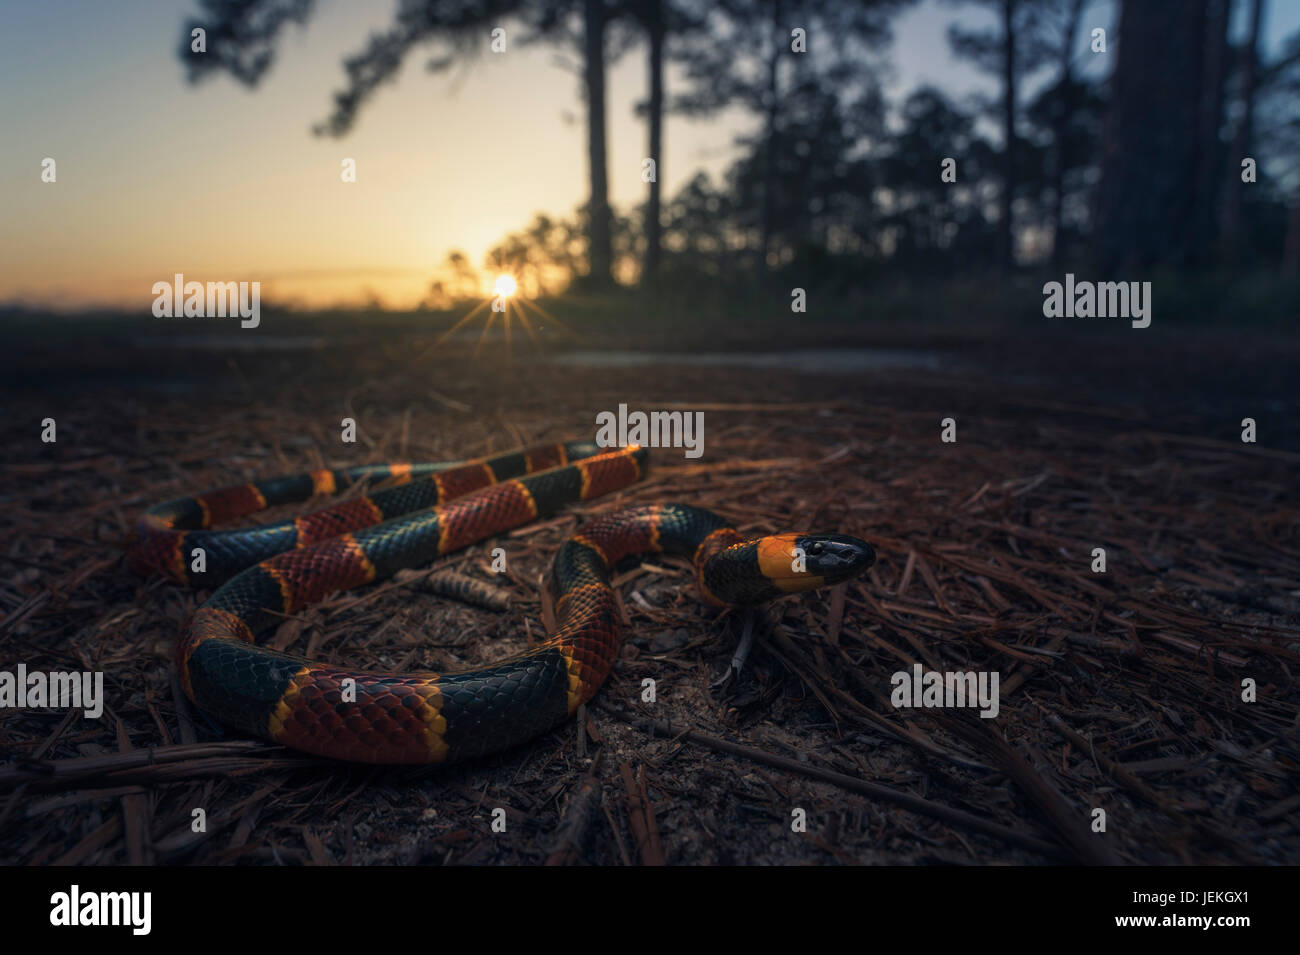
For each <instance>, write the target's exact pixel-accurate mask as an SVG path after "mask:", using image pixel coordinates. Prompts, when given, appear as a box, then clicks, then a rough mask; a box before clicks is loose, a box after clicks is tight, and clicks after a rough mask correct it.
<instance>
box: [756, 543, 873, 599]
mask: <svg viewBox="0 0 1300 955" xmlns="http://www.w3.org/2000/svg"><path fill="white" fill-rule="evenodd" d="M875 561H876V552H875V551H874V550H872V548H871V545H870V544H868V543H867V542H866V541H864V540H859V539H858V538H856V537H849V536H848V535H847V534H774V535H772V536H771V537H764V538H761V539H760V540H759V541H758V565H759V569H760V570H761V571H762V572H763V576H764V577H766V578H767V579H768V581H770V582H771V583H772V585H774V586H775V587H777V588H778V589H779V590H782V591H784V592H786V593H795V592H798V591H801V590H815V589H816V588H818V587H829V586H831V585H832V584H838V583H842V582H843V581H846V580H851V579H852V578H854V577H857V576H858V575H859V574H861V573H863V572H865V571H866V570H867V568H868V567H870V566H871V565H872V564H874V563H875Z"/></svg>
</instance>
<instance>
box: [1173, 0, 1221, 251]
mask: <svg viewBox="0 0 1300 955" xmlns="http://www.w3.org/2000/svg"><path fill="white" fill-rule="evenodd" d="M1230 6H1231V5H1230V3H1229V0H1208V2H1207V4H1206V20H1205V33H1204V40H1203V43H1204V51H1205V54H1204V55H1205V68H1204V69H1203V70H1202V71H1201V77H1202V87H1201V114H1200V119H1199V123H1198V126H1197V143H1198V147H1199V148H1198V149H1197V152H1196V162H1197V170H1196V183H1197V186H1196V191H1195V192H1194V193H1193V194H1192V196H1191V200H1192V209H1193V213H1192V215H1193V219H1192V228H1191V229H1190V230H1188V233H1187V236H1186V240H1185V250H1184V254H1183V261H1184V262H1185V263H1186V264H1187V265H1191V266H1196V267H1204V266H1206V265H1208V264H1209V262H1210V258H1211V256H1212V254H1213V252H1214V249H1215V245H1216V239H1215V235H1216V233H1217V231H1218V223H1219V217H1218V214H1217V213H1218V211H1219V203H1218V199H1219V196H1220V195H1221V193H1220V186H1221V185H1222V181H1223V171H1222V170H1223V147H1222V144H1221V143H1220V142H1219V128H1220V127H1221V126H1222V125H1223V80H1224V76H1225V74H1226V68H1225V63H1226V62H1227V58H1228V14H1229V8H1230Z"/></svg>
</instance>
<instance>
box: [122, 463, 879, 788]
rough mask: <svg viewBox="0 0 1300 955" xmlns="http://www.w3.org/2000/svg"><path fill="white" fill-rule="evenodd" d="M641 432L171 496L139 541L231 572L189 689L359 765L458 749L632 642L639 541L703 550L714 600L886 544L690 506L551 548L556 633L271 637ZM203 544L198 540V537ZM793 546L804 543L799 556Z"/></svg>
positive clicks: (563, 713)
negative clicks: (265, 517) (315, 506)
mask: <svg viewBox="0 0 1300 955" xmlns="http://www.w3.org/2000/svg"><path fill="white" fill-rule="evenodd" d="M645 462H646V452H645V450H644V449H642V448H638V447H631V448H623V449H620V450H617V451H610V452H604V453H600V452H599V450H598V449H597V448H595V447H594V446H592V445H587V444H579V443H570V444H567V445H564V444H550V445H537V446H533V447H529V448H522V449H518V450H516V451H511V452H508V453H506V454H502V455H497V456H495V457H491V458H483V459H479V460H475V461H469V462H457V463H451V464H427V465H379V466H374V467H370V468H360V469H357V468H354V469H348V470H343V471H317V472H314V473H311V474H306V475H301V476H297V477H289V478H278V479H274V480H272V481H267V482H261V483H257V484H247V485H239V486H236V487H231V488H224V489H221V490H218V491H213V492H209V493H207V494H203V495H200V496H198V497H194V498H184V499H180V500H177V501H169V502H167V503H165V504H160V505H158V506H157V507H155V508H153V509H151V510H150V511H148V512H147V513H146V514H145V515H144V517H143V518H142V520H141V522H140V525H139V528H138V532H137V539H136V543H135V545H134V547H133V551H132V558H133V562H134V563H135V565H136V566H137V567H138V568H139V569H142V570H153V571H157V572H161V573H163V574H165V575H167V576H169V577H171V578H172V579H175V580H178V581H181V582H183V583H186V584H189V585H191V586H202V585H204V584H207V585H209V586H211V585H213V584H218V583H219V586H217V587H216V590H215V591H214V592H213V593H212V595H211V596H210V597H209V599H208V600H207V601H206V602H205V603H203V604H202V605H201V606H200V607H199V608H198V609H197V610H196V611H195V613H194V615H193V617H192V618H191V620H190V622H189V625H188V626H187V628H186V629H185V631H184V633H183V634H182V636H181V639H180V641H179V642H178V645H177V653H176V660H177V667H178V670H179V674H180V682H181V686H182V687H183V689H184V691H185V693H186V695H187V696H188V697H189V698H190V700H192V701H193V702H194V703H195V704H196V705H197V706H199V707H200V708H201V709H202V710H204V711H205V712H207V713H209V714H211V715H212V716H214V717H216V718H217V719H218V720H220V721H221V722H222V723H224V724H226V725H228V726H231V727H234V728H236V729H238V730H241V731H243V732H246V733H249V734H252V735H255V736H260V737H262V738H265V739H269V740H272V741H275V742H278V743H282V744H284V745H286V746H289V747H292V748H294V749H298V750H302V751H305V752H308V753H314V754H317V755H321V756H327V757H332V758H337V759H343V760H349V761H354V762H364V763H391V764H400V763H405V764H411V763H448V762H455V761H459V760H464V759H470V758H473V757H476V756H481V755H484V754H487V753H493V752H498V751H500V750H503V749H507V748H509V747H512V746H515V745H518V744H520V743H523V742H526V741H528V740H530V739H533V738H535V737H536V736H539V735H540V734H542V733H544V732H546V731H547V730H549V729H551V728H552V727H554V726H556V725H557V724H559V723H561V722H563V721H564V720H565V719H566V718H567V717H568V716H570V715H571V714H572V713H573V712H574V711H575V710H576V709H577V708H578V706H579V705H581V704H582V703H584V702H586V701H587V700H589V699H591V697H592V696H594V695H595V693H596V691H597V690H598V689H599V688H600V686H601V684H602V683H603V682H604V680H605V678H606V677H607V676H608V675H609V673H610V671H611V669H612V668H613V666H614V662H615V659H616V657H617V654H618V651H619V648H620V646H621V643H622V636H621V631H622V624H621V618H620V614H619V610H618V602H617V597H616V595H615V593H614V590H613V588H612V586H611V584H610V576H611V571H612V569H613V568H614V566H615V565H616V564H618V562H619V561H620V560H622V559H624V558H626V557H630V556H633V555H636V554H644V553H655V552H661V553H673V554H684V555H687V556H689V557H691V558H692V561H693V564H694V568H695V578H696V584H697V586H698V588H699V590H700V594H701V596H702V597H703V598H704V599H705V601H706V602H708V603H710V604H714V605H719V606H722V605H729V604H747V603H755V602H759V601H762V600H767V599H771V598H773V597H777V596H780V595H782V594H786V593H792V592H796V591H801V590H808V589H812V588H814V587H820V586H828V585H830V584H833V583H838V582H840V581H843V580H847V579H849V578H851V577H853V576H856V575H857V574H859V573H861V572H863V571H864V570H865V569H866V568H867V567H869V566H870V564H871V563H872V561H873V560H874V553H873V552H872V550H871V547H870V546H869V545H868V544H866V542H864V541H861V540H858V539H857V538H853V537H847V536H843V535H828V534H779V535H772V536H767V537H761V538H758V539H754V540H748V539H746V538H745V536H744V535H742V534H741V533H740V532H739V531H737V530H736V529H735V528H733V527H731V526H730V524H729V522H728V521H726V520H725V519H723V518H722V517H719V516H718V515H716V514H714V513H712V512H710V511H707V510H703V509H701V508H697V507H691V506H688V505H684V504H660V505H646V506H637V507H632V508H627V509H623V510H619V511H615V512H613V513H610V514H607V515H604V516H602V517H599V518H596V519H595V520H593V521H591V522H589V523H587V524H585V525H584V526H582V527H581V528H580V530H579V531H578V533H576V534H575V535H573V536H572V537H570V538H569V539H568V540H567V541H565V543H564V544H563V545H562V546H561V548H560V550H559V552H558V553H557V554H556V557H555V560H554V563H553V566H552V573H551V579H550V582H549V585H550V587H551V590H552V593H553V596H554V598H555V616H556V624H557V627H556V630H555V632H554V633H553V634H552V635H551V636H550V637H549V638H547V639H545V640H544V641H542V642H540V643H538V644H537V645H535V646H533V647H531V648H530V649H527V650H525V651H523V652H522V653H518V654H515V655H514V656H511V657H508V658H506V659H503V660H499V661H497V662H495V663H492V664H490V665H486V666H479V667H473V668H470V669H467V670H463V671H459V672H451V673H432V672H414V673H386V672H378V671H373V670H357V669H349V668H344V667H337V666H333V665H329V664H325V663H321V662H314V661H311V660H308V659H305V658H303V657H299V656H294V655H292V654H288V653H282V652H279V651H275V650H271V649H268V648H265V647H261V646H258V645H257V643H256V642H255V641H256V639H257V637H258V636H259V635H260V634H263V633H265V632H266V631H268V630H270V629H272V628H273V627H274V626H275V625H276V624H277V623H279V622H281V621H282V620H283V619H284V617H285V616H286V615H289V614H293V613H296V612H298V611H299V610H302V609H303V608H304V607H307V606H309V605H311V604H313V603H316V602H318V601H320V600H322V599H324V598H325V597H326V596H328V595H329V594H331V593H334V592H337V591H340V590H346V589H349V588H352V587H357V586H360V585H362V584H366V583H370V582H373V581H376V580H381V579H383V578H386V577H389V576H391V575H392V574H393V573H395V572H396V571H397V570H399V569H402V568H406V567H414V566H419V565H423V564H427V563H429V562H430V561H432V560H434V559H435V558H437V557H440V556H443V555H445V554H448V553H451V552H453V551H455V550H458V549H460V548H463V547H466V546H468V545H470V544H472V543H475V542H477V541H480V540H483V539H485V538H488V537H491V536H494V535H497V534H500V533H503V532H505V531H508V530H510V529H512V528H515V527H519V526H521V525H523V524H527V523H529V522H531V521H534V520H537V519H538V518H541V517H546V516H549V515H551V514H554V513H555V512H556V511H558V510H559V509H560V508H561V507H563V506H564V505H566V504H569V503H574V502H579V501H586V500H591V499H593V498H595V497H598V496H600V495H603V494H606V493H609V492H611V491H615V490H618V489H619V488H622V487H625V486H627V485H629V484H631V483H633V482H635V481H636V480H638V479H639V478H640V477H641V475H642V472H643V469H644V466H645ZM383 478H395V479H397V480H399V481H402V482H403V483H400V484H399V485H398V486H396V487H393V488H389V489H387V490H383V491H379V492H377V493H375V494H363V495H360V496H357V497H353V498H350V499H348V500H345V501H342V502H340V503H339V504H336V505H334V506H333V507H329V508H326V509H324V510H321V511H317V512H314V513H312V514H309V515H307V516H305V517H302V518H298V519H297V520H296V521H291V522H287V523H283V524H276V525H268V526H263V527H257V528H251V529H247V530H227V531H215V530H213V529H212V525H213V524H216V523H219V522H222V521H226V520H231V519H234V518H236V517H240V516H244V515H246V514H248V513H252V512H254V511H257V510H261V509H263V508H265V507H269V506H272V505H274V504H281V503H288V502H291V501H302V500H307V499H309V498H310V497H312V496H313V495H314V494H316V493H334V492H337V491H338V490H340V489H341V488H343V487H346V486H348V485H350V484H352V483H354V482H357V481H364V482H373V481H374V480H376V479H383ZM200 552H201V553H200ZM792 558H793V559H792Z"/></svg>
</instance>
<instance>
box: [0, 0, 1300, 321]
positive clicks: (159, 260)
mask: <svg viewBox="0 0 1300 955" xmlns="http://www.w3.org/2000/svg"><path fill="white" fill-rule="evenodd" d="M395 7H396V2H395V0H353V2H347V0H318V9H317V12H316V13H315V15H314V16H313V17H312V19H311V20H310V21H309V23H308V24H307V25H306V27H305V28H299V27H298V26H296V25H292V26H290V27H288V28H287V30H286V33H285V35H284V36H283V37H282V39H281V42H280V44H279V46H278V57H277V60H276V63H275V65H274V66H273V67H272V69H271V71H270V72H269V74H268V75H267V76H266V77H265V78H264V80H263V82H262V83H261V85H260V86H259V87H258V88H257V89H256V90H252V91H250V90H247V89H245V88H244V87H242V86H240V85H239V84H238V83H236V82H235V81H234V80H232V79H230V78H229V77H226V76H216V77H212V78H210V79H208V80H206V81H205V82H203V83H200V84H198V85H197V86H192V85H190V84H189V83H188V82H186V80H185V76H184V71H183V68H182V65H181V63H180V62H179V59H178V57H177V55H176V49H177V46H178V43H179V39H180V31H181V25H182V23H183V22H184V20H185V19H186V18H187V16H189V15H191V14H193V13H194V12H195V8H194V6H193V4H192V3H188V2H185V0H0V131H3V132H0V135H2V136H3V142H0V250H2V252H3V255H2V256H0V302H22V303H26V304H30V305H39V306H43V307H47V308H51V309H55V310H65V309H67V310H71V309H79V308H85V307H88V306H94V305H110V306H115V307H125V308H140V309H142V310H145V309H148V308H149V307H150V306H151V304H152V302H153V298H154V296H153V293H152V291H151V289H152V286H153V284H154V283H155V282H158V281H170V280H171V278H172V276H173V275H174V274H176V273H181V274H183V275H184V276H185V277H186V280H196V281H200V282H206V281H259V282H261V283H262V296H263V299H264V300H267V301H269V300H272V299H278V300H281V301H284V300H288V301H294V302H297V303H300V304H303V305H310V306H322V305H328V304H344V303H354V302H362V301H369V300H371V299H372V298H377V299H378V300H380V301H382V302H383V303H385V304H386V305H388V306H389V307H394V308H407V307H411V306H413V305H415V304H417V303H418V302H419V301H420V299H421V298H423V297H424V295H425V294H426V293H427V290H428V286H429V282H430V281H431V279H432V277H433V276H434V273H435V270H436V269H437V267H438V266H439V264H440V263H441V262H442V261H443V260H444V258H445V256H446V255H447V253H448V252H449V251H451V250H453V249H460V250H463V251H464V252H465V253H467V255H468V256H469V259H470V261H471V263H473V264H475V265H476V266H477V265H480V264H481V263H482V260H483V257H484V255H485V253H486V252H487V250H488V249H489V248H490V247H491V246H492V245H493V244H495V243H496V242H497V241H499V240H500V239H501V238H502V237H503V236H504V235H505V234H506V233H508V232H510V231H513V230H517V229H520V228H522V227H524V226H525V225H526V224H527V223H528V222H529V221H530V220H531V219H532V218H533V215H534V214H535V213H537V212H547V213H549V214H551V215H560V216H563V215H569V214H570V213H571V212H572V211H573V209H574V208H575V207H576V206H577V205H579V204H580V203H582V202H583V201H585V199H586V196H587V180H586V175H587V170H586V148H585V130H584V125H583V119H584V115H585V114H584V107H583V104H582V101H581V99H580V96H579V94H580V86H579V78H578V77H577V76H576V75H575V74H574V73H572V72H570V71H567V70H565V69H563V68H562V67H560V66H559V65H557V64H556V62H555V60H556V57H555V51H554V50H553V49H552V48H549V47H541V46H536V47H520V46H518V45H515V44H512V43H511V42H510V41H511V35H510V33H509V32H508V33H507V49H506V51H505V52H504V53H500V54H493V53H487V52H485V53H484V54H482V55H481V56H479V57H478V58H476V59H474V60H472V61H468V62H466V63H465V64H464V65H463V66H457V67H454V68H453V69H452V70H451V71H450V72H449V73H446V74H439V75H433V74H429V73H428V72H426V71H425V70H424V62H425V60H426V59H427V56H425V55H422V52H421V51H420V50H416V51H415V52H414V53H413V54H412V55H411V56H410V57H408V59H407V62H406V64H405V66H404V68H403V71H402V73H401V74H400V76H399V77H398V79H397V82H396V83H395V84H392V85H390V86H387V87H385V88H383V89H381V90H380V91H379V92H378V93H377V94H376V95H375V96H374V97H373V99H372V100H371V101H370V102H369V103H368V104H367V105H366V106H365V107H363V109H362V111H361V113H360V117H359V120H358V122H357V124H356V126H355V128H354V129H353V131H352V132H351V133H350V134H349V135H348V136H346V137H345V138H343V139H332V138H328V137H319V136H315V135H313V134H312V132H311V127H312V125H313V124H314V123H316V122H319V121H321V120H323V119H324V118H325V117H326V116H327V114H328V112H329V106H330V102H331V100H330V95H331V94H332V93H333V92H334V91H335V90H337V89H339V88H341V87H342V85H343V78H344V77H343V70H342V66H341V63H342V60H343V58H344V57H345V56H347V55H350V54H353V53H355V52H357V51H358V50H359V49H360V48H361V46H362V43H363V42H364V38H365V36H366V35H367V34H368V33H369V32H371V31H374V30H380V29H383V28H384V27H386V26H387V25H388V24H389V23H390V22H391V18H392V15H393V11H394V9H395ZM1113 13H1114V10H1113V6H1112V3H1111V2H1109V0H1099V2H1097V3H1095V4H1093V5H1092V6H1090V7H1089V9H1088V13H1087V14H1086V16H1085V19H1086V20H1087V21H1088V22H1089V23H1092V22H1094V21H1095V22H1096V23H1097V24H1099V25H1102V26H1106V27H1110V26H1111V22H1110V21H1111V19H1112V17H1113ZM958 18H961V19H962V20H963V21H964V22H965V23H966V24H968V25H970V24H978V23H981V22H984V20H985V16H984V14H982V13H981V12H980V11H978V10H974V11H971V10H969V8H966V9H962V8H958V7H955V6H954V5H953V4H951V3H942V2H936V0H923V2H921V3H920V4H918V5H917V6H915V7H913V8H911V9H910V10H908V11H907V12H906V13H904V14H903V15H902V16H900V17H899V18H898V19H897V20H896V21H895V43H894V46H893V48H892V51H891V54H890V60H891V61H892V63H893V71H892V76H891V77H890V80H889V83H888V89H889V92H890V94H891V95H897V94H900V93H905V92H906V91H907V90H910V89H912V88H914V87H915V86H916V85H918V84H920V83H934V84H936V85H939V86H941V87H943V88H945V89H946V90H948V91H949V92H950V93H951V94H954V95H958V96H961V95H964V94H966V93H970V92H977V91H981V90H984V91H989V90H991V89H992V87H991V86H990V82H991V81H990V80H989V79H987V78H985V77H983V76H981V75H979V74H977V73H975V72H974V71H973V70H972V69H971V68H970V67H969V66H968V65H966V64H964V63H961V62H958V61H954V60H953V58H952V57H951V56H950V54H949V52H948V46H947V42H946V40H945V31H946V28H947V25H948V24H949V23H950V22H952V21H953V20H955V19H958ZM1298 26H1300V0H1274V3H1273V4H1272V5H1271V8H1270V16H1269V21H1268V23H1267V24H1266V33H1267V39H1266V43H1265V49H1266V50H1270V49H1273V48H1275V47H1276V46H1277V44H1279V43H1280V40H1281V38H1282V37H1284V36H1286V35H1288V34H1290V33H1291V32H1293V31H1294V30H1295V29H1296V28H1297V27H1298ZM1086 32H1087V31H1086V30H1085V31H1084V35H1085V37H1086ZM1080 65H1081V66H1082V67H1083V68H1084V69H1087V70H1090V71H1091V70H1100V71H1101V72H1104V71H1105V69H1106V68H1107V67H1106V66H1104V65H1099V64H1098V63H1096V62H1088V60H1087V57H1086V54H1084V55H1083V58H1082V59H1081V60H1080ZM608 87H609V90H608V124H609V136H608V153H609V170H610V199H611V201H612V202H613V203H614V204H615V206H617V207H622V208H629V207H631V206H632V205H634V204H635V203H638V202H640V201H642V200H643V198H644V190H645V185H644V183H642V181H641V159H642V156H643V155H644V152H645V127H644V124H643V123H642V122H641V121H639V120H638V119H637V118H636V117H635V116H634V114H633V106H634V104H635V103H636V102H637V101H638V100H640V99H642V98H643V97H644V95H645V59H644V52H643V50H642V49H634V50H632V51H631V52H630V53H629V54H628V55H626V56H625V57H623V59H622V60H620V61H619V62H618V63H616V64H615V65H614V66H613V67H611V69H610V73H609V79H608ZM669 87H670V92H671V87H672V76H671V74H670V76H669ZM752 123H753V120H752V118H750V117H748V116H746V115H744V114H741V113H739V112H735V111H732V112H728V113H726V114H724V115H721V116H719V117H715V118H713V119H710V120H701V121H688V120H685V119H682V118H678V117H669V119H668V120H667V123H666V128H665V151H664V161H663V164H662V167H661V169H660V180H661V182H662V184H663V190H664V195H665V196H671V195H673V194H674V193H675V192H676V191H677V190H678V189H679V188H680V187H681V186H682V185H683V184H684V183H685V182H686V181H687V180H688V179H689V178H690V177H691V176H693V175H695V173H696V172H697V171H699V170H700V169H704V170H707V171H710V172H712V173H715V174H716V173H720V172H721V171H722V170H723V169H725V168H726V167H727V165H729V163H730V162H731V161H732V160H733V159H734V158H735V156H736V151H735V146H734V140H735V138H736V136H737V135H738V134H740V133H742V132H745V131H746V130H747V129H748V128H749V127H750V126H751V124H752ZM47 157H48V158H53V159H54V160H55V163H56V173H57V181H56V182H54V183H46V182H42V181H41V164H42V161H43V160H44V159H45V158H47ZM344 159H353V160H355V162H356V169H357V181H356V182H355V183H344V182H343V181H342V180H341V177H340V170H341V163H342V161H343V160H344ZM488 278H489V281H490V278H491V277H488Z"/></svg>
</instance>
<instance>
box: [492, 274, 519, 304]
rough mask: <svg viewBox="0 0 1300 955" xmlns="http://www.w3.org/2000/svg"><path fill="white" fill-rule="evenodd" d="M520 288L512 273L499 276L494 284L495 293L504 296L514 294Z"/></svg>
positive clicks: (507, 296)
mask: <svg viewBox="0 0 1300 955" xmlns="http://www.w3.org/2000/svg"><path fill="white" fill-rule="evenodd" d="M518 289H519V285H518V283H517V282H515V279H514V276H512V275H502V276H499V277H498V278H497V280H496V282H495V283H494V284H493V286H492V291H493V293H494V294H496V295H500V296H501V297H502V298H509V297H510V296H512V295H514V294H515V292H516V291H517V290H518Z"/></svg>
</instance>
